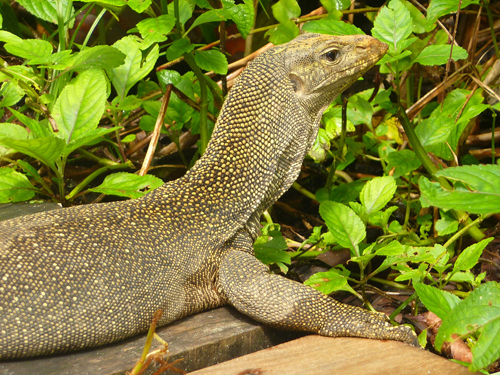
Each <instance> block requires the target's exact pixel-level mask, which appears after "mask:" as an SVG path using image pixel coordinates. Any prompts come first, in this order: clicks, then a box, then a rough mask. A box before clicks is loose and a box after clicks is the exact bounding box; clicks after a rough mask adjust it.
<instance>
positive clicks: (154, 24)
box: [137, 14, 175, 43]
mask: <svg viewBox="0 0 500 375" xmlns="http://www.w3.org/2000/svg"><path fill="white" fill-rule="evenodd" d="M174 26H175V17H174V16H173V15H171V14H162V15H161V16H158V17H156V18H146V19H145V20H142V21H141V22H139V23H138V24H137V28H138V29H139V33H140V34H141V36H142V38H143V39H145V40H147V41H148V42H153V43H160V42H164V41H166V40H167V36H166V35H167V34H168V33H169V32H170V31H172V29H173V28H174Z"/></svg>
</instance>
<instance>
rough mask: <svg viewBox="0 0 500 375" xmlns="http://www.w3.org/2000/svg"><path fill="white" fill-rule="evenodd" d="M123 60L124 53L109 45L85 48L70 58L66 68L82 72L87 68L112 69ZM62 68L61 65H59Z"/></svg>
mask: <svg viewBox="0 0 500 375" xmlns="http://www.w3.org/2000/svg"><path fill="white" fill-rule="evenodd" d="M124 62H125V54H124V53H123V52H121V51H120V50H118V49H117V48H114V47H111V46H96V47H91V48H86V49H84V50H83V51H82V52H79V53H78V54H76V55H75V57H74V58H73V59H72V61H71V63H70V64H69V67H67V68H64V69H68V70H75V71H77V72H82V71H84V70H88V69H113V68H116V67H119V66H120V65H122V64H123V63H124ZM61 68H63V67H61Z"/></svg>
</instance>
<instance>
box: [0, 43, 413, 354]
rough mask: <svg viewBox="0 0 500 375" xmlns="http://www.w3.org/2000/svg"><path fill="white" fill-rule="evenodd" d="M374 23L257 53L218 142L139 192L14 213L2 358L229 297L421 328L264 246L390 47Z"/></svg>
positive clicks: (299, 313)
mask: <svg viewBox="0 0 500 375" xmlns="http://www.w3.org/2000/svg"><path fill="white" fill-rule="evenodd" d="M386 49H387V47H386V45H385V44H383V43H380V42H378V41H376V40H375V39H373V38H371V37H368V36H344V37H333V36H327V35H319V34H305V35H302V36H299V37H298V38H296V39H294V40H293V41H291V42H289V43H287V44H284V45H281V46H277V47H275V48H273V49H271V50H269V51H267V52H266V53H264V54H262V55H261V56H260V57H258V58H257V59H255V60H254V61H253V62H252V63H251V64H250V65H249V66H248V67H247V69H245V71H244V72H243V74H242V75H241V76H240V77H239V78H238V81H237V83H236V84H235V86H234V87H233V89H232V90H231V92H230V93H229V95H228V98H227V100H226V102H225V103H224V106H223V109H222V110H221V114H220V116H219V119H218V121H217V124H216V127H215V129H214V132H213V136H212V139H211V141H210V143H209V145H208V148H207V151H206V153H205V155H204V156H203V157H202V158H201V159H200V160H199V161H198V163H197V164H196V165H195V166H194V167H193V168H192V169H191V170H190V171H188V172H187V173H186V175H184V176H183V177H181V178H180V179H178V180H176V181H173V182H169V183H166V184H164V185H163V186H162V187H160V188H158V189H156V190H155V191H153V192H151V193H150V194H147V195H146V196H144V197H142V198H140V199H136V200H130V201H124V202H113V203H105V204H99V205H89V206H80V207H71V208H66V209H63V210H58V211H55V212H54V211H52V212H45V213H39V214H35V215H30V216H25V217H20V218H15V219H12V220H7V221H3V222H0V359H10V358H22V357H29V356H35V355H42V354H52V353H58V352H64V351H70V350H76V349H82V348H86V347H93V346H98V345H103V344H106V343H110V342H115V341H118V340H121V339H124V338H126V337H129V336H132V335H134V334H137V333H139V332H143V331H145V330H147V328H148V326H149V324H150V321H151V319H152V316H153V314H154V312H155V311H156V310H157V309H163V311H164V313H163V316H162V318H161V320H160V322H159V325H164V324H167V323H169V322H172V321H174V320H177V319H179V318H181V317H183V316H186V315H189V314H193V313H195V312H199V311H202V310H205V309H208V308H212V307H216V306H221V305H223V304H226V303H230V304H232V305H234V306H235V307H236V308H237V309H238V310H240V311H242V312H243V313H245V314H247V315H249V316H251V317H253V318H255V319H256V320H258V321H261V322H264V323H266V324H270V325H273V326H276V327H280V328H285V329H298V330H305V331H311V332H317V333H320V334H323V335H327V336H361V337H371V338H378V339H395V340H400V341H405V342H408V343H412V344H414V345H417V342H416V337H415V336H414V334H413V332H411V330H410V329H408V328H406V327H392V326H391V325H390V324H389V323H387V322H386V319H385V317H384V316H383V314H373V313H370V312H367V311H365V310H362V309H359V308H355V307H351V306H347V305H343V304H341V303H338V302H336V301H335V300H333V299H331V298H329V297H327V296H324V295H323V294H321V293H320V292H317V291H315V290H314V289H312V288H310V287H307V286H304V285H302V284H299V283H296V282H293V281H290V280H287V279H285V278H283V277H281V276H279V275H271V274H269V272H268V270H267V267H265V266H264V265H263V264H261V263H260V262H259V261H258V260H257V259H256V258H255V257H254V256H253V247H252V242H253V240H254V239H255V238H256V236H257V235H258V233H259V230H260V229H259V228H260V227H259V219H260V216H261V214H262V212H263V211H264V210H265V209H267V208H268V207H269V206H270V205H271V204H273V203H274V202H275V201H276V200H277V199H278V198H279V197H280V196H281V195H282V194H283V192H285V191H286V190H287V189H288V188H289V187H290V186H291V184H292V183H293V182H294V181H295V179H296V178H297V176H298V174H299V172H300V167H301V164H302V160H303V158H304V156H305V154H306V153H307V151H308V149H309V148H310V146H311V145H312V142H313V141H314V139H315V137H316V134H317V131H318V126H319V121H320V118H321V115H322V113H323V111H324V110H325V109H326V107H327V106H328V105H329V104H330V103H331V102H332V101H333V99H334V98H335V97H336V96H337V95H338V94H339V93H340V92H342V91H343V90H344V89H345V88H346V87H347V86H349V85H350V84H352V83H353V82H354V81H355V80H356V79H357V78H358V77H359V76H361V75H362V74H363V73H364V72H365V71H366V70H367V69H368V68H370V67H371V66H372V65H374V64H375V63H376V62H377V61H378V60H379V59H380V58H381V57H382V56H383V54H384V53H385V51H386Z"/></svg>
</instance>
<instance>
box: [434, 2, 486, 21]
mask: <svg viewBox="0 0 500 375" xmlns="http://www.w3.org/2000/svg"><path fill="white" fill-rule="evenodd" d="M458 4H461V6H460V9H464V8H465V7H468V6H469V5H470V4H479V1H477V0H461V1H459V0H431V2H430V4H429V8H427V19H428V21H429V23H431V24H433V23H434V22H436V21H437V19H438V18H439V17H441V16H444V15H446V14H450V13H454V12H457V11H458Z"/></svg>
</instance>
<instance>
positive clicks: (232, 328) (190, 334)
mask: <svg viewBox="0 0 500 375" xmlns="http://www.w3.org/2000/svg"><path fill="white" fill-rule="evenodd" d="M157 333H158V334H159V335H160V337H162V338H163V339H164V340H165V341H167V342H168V344H169V354H170V355H169V362H172V361H174V360H175V359H177V358H184V360H183V361H182V362H181V363H179V364H178V365H176V367H178V368H181V369H184V370H187V371H193V370H197V369H200V368H204V367H207V366H211V365H213V364H216V363H219V362H222V361H227V360H229V359H232V358H236V357H239V356H242V355H245V354H248V353H252V352H255V351H257V350H261V349H264V348H268V347H270V346H272V345H276V344H279V343H282V342H284V341H285V340H290V339H293V338H296V337H297V334H296V333H289V332H283V331H277V330H273V329H270V328H267V327H263V326H261V325H260V324H258V323H256V322H254V321H253V320H252V319H250V318H248V317H246V316H245V315H242V314H240V313H239V312H237V311H236V310H235V309H233V308H232V307H222V308H218V309H215V310H211V311H206V312H203V313H200V314H196V315H192V316H189V317H187V318H184V319H181V320H179V321H177V322H174V323H172V324H170V325H168V326H166V327H162V328H159V329H158V330H157ZM145 341H146V335H145V334H144V335H139V336H136V337H133V338H132V339H129V340H126V341H124V342H121V343H117V344H114V345H107V346H104V347H101V348H96V349H94V350H87V351H83V352H76V353H71V354H66V355H58V356H51V357H43V358H33V359H28V360H22V361H8V362H0V374H1V375H28V374H30V375H49V374H50V375H73V374H75V375H76V374H78V375H87V374H88V375H111V374H112V375H118V374H125V372H126V371H130V370H131V369H132V367H133V366H134V364H135V363H136V362H137V360H138V359H139V358H140V356H141V353H142V350H143V348H144V343H145ZM160 347H161V345H160V344H158V343H157V342H156V340H155V343H154V344H153V348H152V350H154V349H157V348H160Z"/></svg>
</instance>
